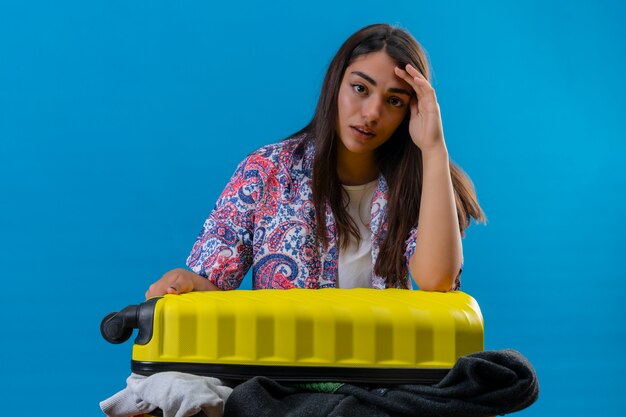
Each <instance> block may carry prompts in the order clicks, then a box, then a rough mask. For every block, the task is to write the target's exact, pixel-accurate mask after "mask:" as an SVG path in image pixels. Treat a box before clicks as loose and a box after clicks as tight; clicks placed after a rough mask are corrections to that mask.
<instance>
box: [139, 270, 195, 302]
mask: <svg viewBox="0 0 626 417" xmlns="http://www.w3.org/2000/svg"><path fill="white" fill-rule="evenodd" d="M190 291H193V273H191V272H189V271H187V270H185V269H182V268H177V269H173V270H171V271H169V272H167V273H165V275H163V276H162V277H161V278H160V279H159V280H158V281H156V282H155V283H154V284H152V285H150V288H148V291H147V292H146V298H151V297H158V296H161V295H165V294H183V293H186V292H190Z"/></svg>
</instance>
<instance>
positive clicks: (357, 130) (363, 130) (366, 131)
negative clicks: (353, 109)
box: [350, 126, 376, 139]
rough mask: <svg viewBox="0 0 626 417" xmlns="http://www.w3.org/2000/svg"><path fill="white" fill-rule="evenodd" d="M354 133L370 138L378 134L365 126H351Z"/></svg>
mask: <svg viewBox="0 0 626 417" xmlns="http://www.w3.org/2000/svg"><path fill="white" fill-rule="evenodd" d="M350 129H352V132H353V133H354V135H355V136H356V137H358V138H361V139H370V138H372V137H374V136H375V135H376V134H375V133H374V132H372V131H371V130H369V129H368V128H366V127H363V126H350Z"/></svg>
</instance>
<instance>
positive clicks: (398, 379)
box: [101, 288, 483, 384]
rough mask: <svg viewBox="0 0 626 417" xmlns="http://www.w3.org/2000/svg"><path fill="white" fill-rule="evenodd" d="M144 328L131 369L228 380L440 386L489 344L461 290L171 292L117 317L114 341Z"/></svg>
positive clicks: (110, 330) (110, 327)
mask: <svg viewBox="0 0 626 417" xmlns="http://www.w3.org/2000/svg"><path fill="white" fill-rule="evenodd" d="M134 328H139V333H138V335H137V337H136V339H135V343H134V346H133V352H132V361H131V369H132V371H133V372H135V373H138V374H142V375H151V374H153V373H156V372H162V371H179V372H188V373H193V374H198V375H206V376H213V377H217V378H222V379H229V380H243V379H247V378H250V377H253V376H266V377H269V378H273V379H276V380H280V381H338V382H350V383H377V384H398V383H412V384H416V383H429V384H430V383H436V382H438V381H439V380H441V378H443V377H444V376H445V374H446V373H447V372H448V370H449V369H450V368H452V366H453V365H454V363H455V362H456V360H457V359H458V358H459V357H461V356H464V355H467V354H470V353H473V352H477V351H481V350H483V318H482V314H481V311H480V308H479V306H478V304H477V303H476V301H475V300H474V299H473V298H472V297H470V296H469V295H467V294H465V293H462V292H460V291H455V292H448V293H438V292H424V291H410V290H400V289H386V290H376V289H361V288H359V289H320V290H310V289H292V290H255V291H251V290H250V291H247V290H237V291H209V292H193V293H188V294H183V295H166V296H164V297H158V298H153V299H150V300H147V301H146V302H144V303H142V304H140V305H136V306H129V307H126V308H125V309H124V310H122V311H120V312H119V313H111V314H109V315H108V316H107V317H105V319H104V320H103V321H102V324H101V332H102V335H103V336H104V338H105V339H107V340H108V341H110V342H112V343H121V342H123V341H125V340H127V339H128V338H129V337H130V336H131V334H132V331H133V329H134Z"/></svg>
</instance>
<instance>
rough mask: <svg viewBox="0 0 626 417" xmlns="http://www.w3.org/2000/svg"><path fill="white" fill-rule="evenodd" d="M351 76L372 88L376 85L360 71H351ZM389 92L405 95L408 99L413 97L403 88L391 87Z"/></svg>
mask: <svg viewBox="0 0 626 417" xmlns="http://www.w3.org/2000/svg"><path fill="white" fill-rule="evenodd" d="M351 74H354V75H358V76H359V77H361V78H364V79H365V80H367V81H368V82H369V83H370V84H372V85H373V86H376V85H377V83H376V81H374V79H373V78H372V77H370V76H369V75H367V74H365V73H363V72H361V71H352V72H351ZM389 91H390V92H391V93H397V94H406V95H407V96H409V97H410V96H411V95H413V94H412V93H411V92H410V91H409V90H405V89H404V88H399V87H392V88H390V89H389Z"/></svg>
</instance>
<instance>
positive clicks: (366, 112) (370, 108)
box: [361, 97, 381, 123]
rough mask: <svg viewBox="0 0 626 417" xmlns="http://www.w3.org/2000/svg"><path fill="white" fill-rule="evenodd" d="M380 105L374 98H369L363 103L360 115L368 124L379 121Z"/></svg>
mask: <svg viewBox="0 0 626 417" xmlns="http://www.w3.org/2000/svg"><path fill="white" fill-rule="evenodd" d="M380 108H381V103H380V102H379V100H377V99H376V98H374V97H370V98H369V99H368V100H365V102H364V103H363V108H362V109H361V114H362V116H363V118H364V119H365V120H367V121H368V122H369V123H373V122H377V121H378V119H380Z"/></svg>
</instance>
